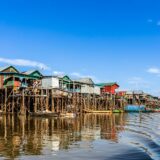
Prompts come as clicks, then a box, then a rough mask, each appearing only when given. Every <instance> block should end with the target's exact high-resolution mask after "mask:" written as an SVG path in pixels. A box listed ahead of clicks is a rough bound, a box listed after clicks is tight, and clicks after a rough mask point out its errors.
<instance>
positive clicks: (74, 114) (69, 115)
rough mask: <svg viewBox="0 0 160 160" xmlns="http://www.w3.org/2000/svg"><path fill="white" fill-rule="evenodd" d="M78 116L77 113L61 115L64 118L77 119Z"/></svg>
mask: <svg viewBox="0 0 160 160" xmlns="http://www.w3.org/2000/svg"><path fill="white" fill-rule="evenodd" d="M76 116H77V115H76V113H60V117H64V118H75V117H76Z"/></svg>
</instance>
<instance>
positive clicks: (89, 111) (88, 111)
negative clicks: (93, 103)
mask: <svg viewBox="0 0 160 160" xmlns="http://www.w3.org/2000/svg"><path fill="white" fill-rule="evenodd" d="M84 112H85V113H112V111H111V110H89V109H84Z"/></svg>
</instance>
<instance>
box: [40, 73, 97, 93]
mask: <svg viewBox="0 0 160 160" xmlns="http://www.w3.org/2000/svg"><path fill="white" fill-rule="evenodd" d="M42 88H44V89H59V90H63V91H67V92H72V93H82V94H97V95H100V87H99V86H95V84H94V82H93V80H92V79H91V78H81V79H79V80H72V79H71V78H69V76H67V75H65V76H45V77H43V79H42Z"/></svg>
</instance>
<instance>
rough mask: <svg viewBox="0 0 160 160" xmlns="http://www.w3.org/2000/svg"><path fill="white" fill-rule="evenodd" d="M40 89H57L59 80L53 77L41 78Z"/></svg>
mask: <svg viewBox="0 0 160 160" xmlns="http://www.w3.org/2000/svg"><path fill="white" fill-rule="evenodd" d="M42 88H45V89H52V88H59V79H58V78H55V77H49V78H48V77H47V78H43V79H42Z"/></svg>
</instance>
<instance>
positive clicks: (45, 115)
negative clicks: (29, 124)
mask: <svg viewBox="0 0 160 160" xmlns="http://www.w3.org/2000/svg"><path fill="white" fill-rule="evenodd" d="M30 116H34V117H58V116H59V113H52V112H30Z"/></svg>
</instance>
